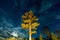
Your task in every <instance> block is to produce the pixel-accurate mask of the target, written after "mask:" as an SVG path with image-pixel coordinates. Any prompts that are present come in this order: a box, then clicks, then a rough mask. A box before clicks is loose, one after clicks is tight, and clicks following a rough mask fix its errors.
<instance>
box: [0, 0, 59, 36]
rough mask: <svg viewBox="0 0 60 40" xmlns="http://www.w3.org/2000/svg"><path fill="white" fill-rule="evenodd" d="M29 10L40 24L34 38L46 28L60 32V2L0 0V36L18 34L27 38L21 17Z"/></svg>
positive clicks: (50, 0)
mask: <svg viewBox="0 0 60 40" xmlns="http://www.w3.org/2000/svg"><path fill="white" fill-rule="evenodd" d="M29 10H32V11H33V13H34V15H36V16H37V17H38V18H39V20H38V22H39V23H40V26H39V27H38V29H37V34H35V35H33V37H38V36H39V35H40V32H43V31H42V30H43V27H44V26H48V27H49V29H50V31H51V32H55V31H56V30H60V0H0V35H1V36H2V37H9V36H10V35H11V33H12V32H17V33H18V34H19V35H21V34H22V35H23V34H24V35H23V37H25V35H27V30H22V28H21V26H20V24H21V23H22V22H21V15H22V14H24V13H25V12H26V11H29Z"/></svg>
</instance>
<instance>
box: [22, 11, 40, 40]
mask: <svg viewBox="0 0 60 40" xmlns="http://www.w3.org/2000/svg"><path fill="white" fill-rule="evenodd" d="M37 21H38V18H37V17H36V16H34V15H33V12H32V11H29V12H26V13H25V14H24V15H22V24H21V26H22V28H23V29H27V30H29V33H28V34H29V40H31V36H32V34H36V33H37V32H36V30H37V28H36V27H37V26H39V25H40V23H38V22H37ZM33 30H34V31H33Z"/></svg>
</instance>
